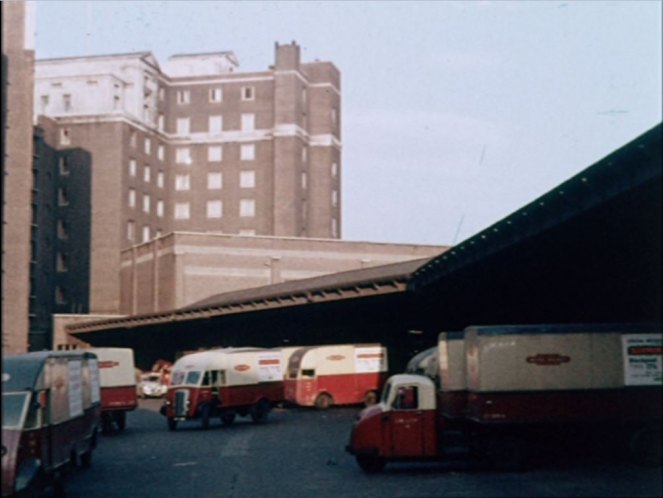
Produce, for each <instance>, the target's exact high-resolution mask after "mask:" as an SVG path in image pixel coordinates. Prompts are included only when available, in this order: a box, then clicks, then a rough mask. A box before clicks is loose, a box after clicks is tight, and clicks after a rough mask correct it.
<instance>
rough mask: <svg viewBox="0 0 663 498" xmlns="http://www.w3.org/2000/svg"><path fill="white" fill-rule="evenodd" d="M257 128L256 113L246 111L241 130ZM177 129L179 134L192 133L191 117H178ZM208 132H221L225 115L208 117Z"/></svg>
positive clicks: (243, 115)
mask: <svg viewBox="0 0 663 498" xmlns="http://www.w3.org/2000/svg"><path fill="white" fill-rule="evenodd" d="M255 128H256V115H255V114H253V113H245V114H242V116H241V127H240V130H241V131H254V130H255ZM176 131H177V134H178V135H188V134H189V133H191V118H177V121H176ZM207 132H208V133H215V134H219V133H221V132H223V116H221V115H220V114H217V115H214V116H209V117H208V119H207Z"/></svg>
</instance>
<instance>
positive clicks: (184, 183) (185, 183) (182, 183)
mask: <svg viewBox="0 0 663 498" xmlns="http://www.w3.org/2000/svg"><path fill="white" fill-rule="evenodd" d="M190 189H191V176H190V175H175V190H190Z"/></svg>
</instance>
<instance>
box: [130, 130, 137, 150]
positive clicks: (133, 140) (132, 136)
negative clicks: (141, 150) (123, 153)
mask: <svg viewBox="0 0 663 498" xmlns="http://www.w3.org/2000/svg"><path fill="white" fill-rule="evenodd" d="M137 143H138V138H137V137H136V132H135V131H131V132H130V134H129V145H131V146H132V147H134V148H135V147H136V144H137Z"/></svg>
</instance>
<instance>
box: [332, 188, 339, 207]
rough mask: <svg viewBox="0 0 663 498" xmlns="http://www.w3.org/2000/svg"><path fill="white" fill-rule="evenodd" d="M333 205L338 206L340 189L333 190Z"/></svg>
mask: <svg viewBox="0 0 663 498" xmlns="http://www.w3.org/2000/svg"><path fill="white" fill-rule="evenodd" d="M331 200H332V206H334V207H336V206H338V190H332V199H331Z"/></svg>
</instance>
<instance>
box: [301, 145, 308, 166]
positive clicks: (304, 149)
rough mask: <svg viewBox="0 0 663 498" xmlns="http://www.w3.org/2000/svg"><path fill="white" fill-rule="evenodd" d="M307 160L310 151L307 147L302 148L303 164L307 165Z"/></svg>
mask: <svg viewBox="0 0 663 498" xmlns="http://www.w3.org/2000/svg"><path fill="white" fill-rule="evenodd" d="M306 159H308V149H307V148H306V147H302V162H303V163H305V162H306Z"/></svg>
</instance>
